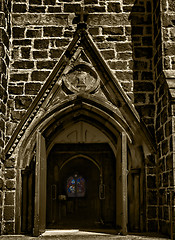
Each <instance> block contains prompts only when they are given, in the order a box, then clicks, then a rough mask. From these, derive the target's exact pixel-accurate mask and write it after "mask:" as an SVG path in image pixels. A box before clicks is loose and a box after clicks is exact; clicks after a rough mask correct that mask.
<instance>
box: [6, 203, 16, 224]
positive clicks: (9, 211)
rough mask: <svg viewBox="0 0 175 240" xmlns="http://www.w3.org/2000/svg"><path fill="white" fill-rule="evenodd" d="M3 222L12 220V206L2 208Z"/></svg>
mask: <svg viewBox="0 0 175 240" xmlns="http://www.w3.org/2000/svg"><path fill="white" fill-rule="evenodd" d="M4 220H6V221H9V220H14V206H5V207H4Z"/></svg>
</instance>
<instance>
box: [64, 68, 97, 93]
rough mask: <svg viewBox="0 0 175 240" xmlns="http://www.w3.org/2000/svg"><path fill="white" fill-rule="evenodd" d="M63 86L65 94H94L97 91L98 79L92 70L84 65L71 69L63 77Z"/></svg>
mask: <svg viewBox="0 0 175 240" xmlns="http://www.w3.org/2000/svg"><path fill="white" fill-rule="evenodd" d="M62 81H63V86H64V90H65V91H66V92H67V93H70V94H71V93H82V92H85V93H94V92H96V90H97V89H98V86H99V79H98V76H97V74H96V72H95V71H94V70H92V68H90V67H89V66H87V65H85V64H79V65H77V66H75V67H73V68H72V69H71V70H70V71H69V72H68V73H67V74H65V75H64V76H63V79H62Z"/></svg>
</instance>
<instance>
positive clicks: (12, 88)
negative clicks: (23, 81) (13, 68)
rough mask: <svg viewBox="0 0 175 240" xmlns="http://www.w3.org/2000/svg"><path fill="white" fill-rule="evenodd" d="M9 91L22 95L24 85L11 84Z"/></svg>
mask: <svg viewBox="0 0 175 240" xmlns="http://www.w3.org/2000/svg"><path fill="white" fill-rule="evenodd" d="M9 93H10V94H13V95H22V94H23V86H9Z"/></svg>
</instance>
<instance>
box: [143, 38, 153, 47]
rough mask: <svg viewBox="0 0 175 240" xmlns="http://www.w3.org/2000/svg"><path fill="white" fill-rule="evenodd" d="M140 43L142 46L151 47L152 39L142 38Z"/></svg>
mask: <svg viewBox="0 0 175 240" xmlns="http://www.w3.org/2000/svg"><path fill="white" fill-rule="evenodd" d="M142 43H143V45H144V46H152V45H153V43H152V37H142Z"/></svg>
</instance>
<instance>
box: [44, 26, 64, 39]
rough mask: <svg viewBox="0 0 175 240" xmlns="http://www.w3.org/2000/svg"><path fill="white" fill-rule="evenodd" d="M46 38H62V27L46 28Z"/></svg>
mask: <svg viewBox="0 0 175 240" xmlns="http://www.w3.org/2000/svg"><path fill="white" fill-rule="evenodd" d="M43 31H44V36H45V37H60V36H61V35H62V31H63V28H62V27H44V28H43Z"/></svg>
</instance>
